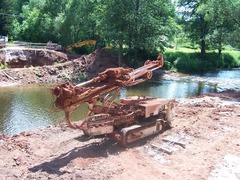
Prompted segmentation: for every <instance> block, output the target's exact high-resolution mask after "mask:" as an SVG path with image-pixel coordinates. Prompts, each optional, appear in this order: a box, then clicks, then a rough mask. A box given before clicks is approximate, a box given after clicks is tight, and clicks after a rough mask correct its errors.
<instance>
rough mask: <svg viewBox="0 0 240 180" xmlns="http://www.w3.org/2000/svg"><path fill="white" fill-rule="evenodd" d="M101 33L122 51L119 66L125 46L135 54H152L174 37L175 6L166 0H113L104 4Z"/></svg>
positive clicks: (135, 55)
mask: <svg viewBox="0 0 240 180" xmlns="http://www.w3.org/2000/svg"><path fill="white" fill-rule="evenodd" d="M101 7H102V8H100V9H101V10H102V12H103V14H102V18H100V24H101V27H99V28H100V29H101V34H102V36H104V37H105V38H110V39H111V41H112V42H113V44H115V45H116V46H117V47H118V49H119V57H120V58H119V63H120V64H121V57H122V53H123V46H125V47H128V49H129V50H130V51H133V52H134V60H135V61H137V59H138V53H139V50H146V51H150V50H151V51H152V50H155V49H157V48H159V47H160V46H161V45H162V42H161V40H162V38H163V37H169V36H171V35H172V34H173V30H172V29H173V28H172V27H173V21H172V20H173V18H174V6H173V4H172V3H171V1H166V0H149V1H143V0H110V1H107V2H106V1H102V5H101Z"/></svg>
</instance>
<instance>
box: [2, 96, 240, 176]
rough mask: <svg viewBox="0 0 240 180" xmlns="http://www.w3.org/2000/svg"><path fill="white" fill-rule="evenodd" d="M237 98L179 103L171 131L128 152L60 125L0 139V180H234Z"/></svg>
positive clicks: (238, 167) (239, 151)
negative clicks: (155, 146) (167, 151)
mask: <svg viewBox="0 0 240 180" xmlns="http://www.w3.org/2000/svg"><path fill="white" fill-rule="evenodd" d="M239 97H240V93H239V92H233V91H229V92H225V93H220V94H209V95H208V96H201V97H198V98H192V99H179V100H177V101H176V107H175V118H174V121H173V128H172V129H170V130H168V131H165V132H164V133H163V134H159V135H157V136H154V137H150V138H147V139H144V140H142V141H140V142H138V143H136V144H133V145H131V146H130V147H129V148H123V147H122V146H120V145H119V144H117V143H114V142H113V141H111V140H109V139H108V138H107V137H105V138H100V139H87V138H86V137H84V136H83V135H82V132H81V131H78V130H72V129H69V128H68V127H65V126H64V125H62V126H61V127H60V126H57V127H49V128H46V129H42V130H38V131H34V132H25V133H22V134H21V135H17V136H14V137H4V136H2V137H1V138H0V139H1V140H0V154H1V156H0V171H1V175H0V179H207V178H209V179H217V178H219V177H222V178H224V177H227V178H230V179H239V178H240V163H239V162H240V161H239V159H240V139H239V128H240V103H239V99H240V98H239ZM237 101H238V102H237ZM163 137H165V138H166V137H167V138H168V139H174V140H175V141H178V142H182V143H184V144H185V148H184V147H182V146H179V145H176V144H175V145H174V144H172V143H166V142H165V143H164V142H163V140H162V138H163ZM152 145H157V146H161V147H162V146H164V147H165V148H166V149H168V150H170V151H172V154H171V155H169V154H167V153H164V152H162V151H159V150H157V149H156V148H153V147H152Z"/></svg>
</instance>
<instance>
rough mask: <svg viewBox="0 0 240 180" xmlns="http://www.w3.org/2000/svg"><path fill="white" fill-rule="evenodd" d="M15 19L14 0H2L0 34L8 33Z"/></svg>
mask: <svg viewBox="0 0 240 180" xmlns="http://www.w3.org/2000/svg"><path fill="white" fill-rule="evenodd" d="M12 20H13V1H12V0H1V1H0V24H1V26H0V35H8V34H9V32H10V31H11V24H12Z"/></svg>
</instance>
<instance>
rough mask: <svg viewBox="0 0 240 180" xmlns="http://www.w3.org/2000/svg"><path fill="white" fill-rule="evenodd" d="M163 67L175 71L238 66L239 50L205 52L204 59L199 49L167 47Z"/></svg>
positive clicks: (239, 63)
mask: <svg viewBox="0 0 240 180" xmlns="http://www.w3.org/2000/svg"><path fill="white" fill-rule="evenodd" d="M164 62H165V65H164V68H165V69H167V70H171V71H175V72H185V73H194V72H206V71H211V70H215V69H231V68H236V67H240V51H230V50H229V51H223V52H222V54H221V55H219V54H218V53H217V52H213V51H210V52H207V53H206V56H205V58H204V60H202V59H201V54H200V52H199V51H197V50H194V49H188V48H180V49H178V50H175V49H167V50H166V51H165V52H164Z"/></svg>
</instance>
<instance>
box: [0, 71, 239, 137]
mask: <svg viewBox="0 0 240 180" xmlns="http://www.w3.org/2000/svg"><path fill="white" fill-rule="evenodd" d="M231 72H232V74H231V73H230V72H229V71H223V72H218V73H215V74H214V73H212V74H211V73H208V74H205V75H204V77H202V76H189V77H186V78H185V77H184V78H181V79H178V80H177V81H171V80H161V81H148V82H145V83H142V84H139V85H137V86H133V87H128V88H123V89H122V90H121V92H120V98H123V97H126V96H135V95H144V96H152V97H161V98H186V97H192V96H196V95H200V94H204V93H207V92H217V91H219V90H222V89H224V88H225V89H226V88H229V87H232V89H240V78H239V77H240V70H236V71H231ZM206 76H207V77H206ZM222 76H223V77H222ZM229 79H231V80H229ZM49 88H50V86H49V85H31V86H25V87H23V86H22V87H4V88H0V101H1V104H0V112H1V115H0V133H5V134H9V135H13V134H17V133H20V132H22V131H28V130H33V129H37V128H43V127H46V126H48V125H52V124H57V123H59V122H60V121H61V120H62V119H63V117H64V114H63V112H55V111H53V109H52V108H51V104H52V102H53V97H52V95H51V94H50V91H49ZM87 111H88V108H87V105H83V106H81V108H78V109H77V111H74V113H73V114H72V115H71V119H73V120H81V119H83V118H84V117H85V115H86V113H87Z"/></svg>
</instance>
